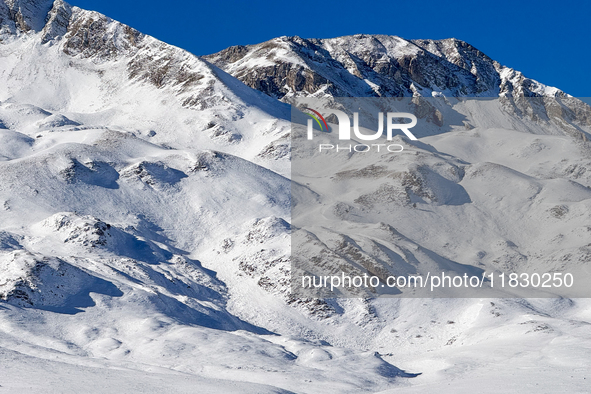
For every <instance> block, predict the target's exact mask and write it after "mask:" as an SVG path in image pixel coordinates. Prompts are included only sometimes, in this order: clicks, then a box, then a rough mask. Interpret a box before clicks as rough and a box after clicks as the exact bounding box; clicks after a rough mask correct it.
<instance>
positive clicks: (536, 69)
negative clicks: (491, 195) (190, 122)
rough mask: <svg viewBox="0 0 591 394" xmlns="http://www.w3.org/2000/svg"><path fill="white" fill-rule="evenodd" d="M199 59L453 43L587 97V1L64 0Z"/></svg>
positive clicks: (590, 7)
mask: <svg viewBox="0 0 591 394" xmlns="http://www.w3.org/2000/svg"><path fill="white" fill-rule="evenodd" d="M70 3H71V4H73V5H76V6H79V7H81V8H85V9H91V10H95V11H99V12H101V13H103V14H106V15H107V16H109V17H111V18H113V19H117V20H119V21H121V22H123V23H126V24H128V25H130V26H132V27H134V28H136V29H138V30H140V31H141V32H143V33H146V34H149V35H152V36H154V37H156V38H158V39H160V40H162V41H165V42H168V43H170V44H173V45H176V46H179V47H181V48H184V49H186V50H188V51H190V52H192V53H194V54H196V55H206V54H210V53H214V52H217V51H220V50H222V49H224V48H226V47H228V46H231V45H238V44H242V45H246V44H256V43H259V42H263V41H266V40H268V39H271V38H273V37H278V36H283V35H288V36H293V35H298V36H301V37H304V38H329V37H337V36H342V35H349V34H357V33H366V34H391V35H397V36H400V37H403V38H407V39H414V38H432V39H441V38H449V37H455V38H458V39H461V40H464V41H466V42H468V43H470V44H472V45H473V46H475V47H476V48H478V49H480V50H481V51H482V52H484V53H486V54H487V55H489V56H490V57H492V58H493V59H495V60H497V61H499V62H500V63H501V64H504V65H506V66H509V67H512V68H515V69H517V70H519V71H522V72H523V73H524V75H526V76H527V77H529V78H533V79H536V80H539V81H540V82H542V83H545V84H547V85H551V86H556V87H558V88H560V89H562V90H564V91H566V92H567V93H569V94H572V95H573V96H578V97H589V96H591V78H589V77H588V74H587V71H588V70H589V65H590V64H591V44H590V43H591V29H590V28H589V27H588V26H589V19H590V17H591V1H587V0H576V1H569V0H563V1H560V2H558V1H546V0H538V1H529V0H526V1H519V0H517V1H515V0H514V1H505V0H499V1H491V2H486V1H465V0H462V1H443V0H440V1H432V0H423V1H407V0H402V1H365V2H364V1H360V0H355V1H350V0H343V1H338V2H336V1H335V2H301V1H291V2H281V1H268V0H252V1H190V0H179V1H175V2H163V1H151V0H144V1H142V2H137V1H130V0H117V1H114V0H71V1H70Z"/></svg>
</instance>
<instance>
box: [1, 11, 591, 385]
mask: <svg viewBox="0 0 591 394" xmlns="http://www.w3.org/2000/svg"><path fill="white" fill-rule="evenodd" d="M50 9H51V11H49V10H50ZM48 11H49V14H48ZM46 16H47V18H46ZM64 21H66V22H67V23H66V22H64ZM0 25H1V29H0V39H1V41H0V299H1V301H0V360H1V361H0V393H4V392H6V393H20V392H30V393H62V392H82V391H83V392H95V393H106V392H130V393H131V392H137V393H140V392H141V393H163V392H175V393H177V392H178V393H184V392H187V393H195V392H198V393H214V392H215V393H218V392H228V393H234V392H235V393H319V392H322V393H358V392H376V393H377V392H381V393H399V392H400V393H415V392H433V391H438V392H442V393H464V392H465V393H468V392H474V391H475V388H477V391H478V392H490V393H493V392H520V393H521V392H532V393H533V392H569V393H584V392H589V382H590V379H591V374H590V370H589V359H591V330H590V329H589V327H591V303H590V302H589V300H587V299H529V300H524V299H501V300H497V299H494V300H493V299H490V300H489V299H387V298H386V299H381V298H380V299H372V300H365V299H341V300H328V301H326V303H325V304H317V303H315V301H314V300H304V301H298V300H294V299H291V298H290V297H289V283H288V279H289V254H290V224H289V223H290V221H291V220H290V209H291V201H290V190H291V187H292V185H291V182H290V179H289V176H290V154H289V135H288V133H289V130H290V125H289V120H288V119H289V107H288V106H286V105H285V104H284V103H282V102H280V101H278V100H275V99H273V98H271V97H268V96H266V95H264V94H263V93H261V92H258V91H255V90H253V89H251V88H249V87H247V86H245V85H244V84H243V83H242V82H240V81H239V80H237V79H235V78H234V77H232V76H231V75H229V74H227V73H226V72H224V71H222V70H220V69H218V68H217V67H215V66H213V65H211V64H209V63H207V62H205V61H203V60H200V59H198V58H196V57H195V56H193V55H191V54H189V53H187V52H185V51H183V50H181V49H179V48H175V47H173V46H170V45H167V44H165V43H162V42H160V41H158V40H156V39H154V38H152V37H149V36H144V35H142V34H141V33H139V32H136V31H134V30H133V29H130V28H129V27H127V26H125V25H122V24H120V23H118V22H116V21H113V20H111V19H109V18H107V17H105V16H102V15H100V14H98V13H95V12H90V11H85V10H81V9H79V8H77V7H70V6H69V5H67V4H66V3H64V2H62V1H61V0H56V1H55V2H53V3H52V2H51V1H40V0H39V1H33V0H29V1H26V0H2V1H0ZM89 32H94V33H93V34H94V35H93V34H91V33H89ZM80 37H83V38H84V37H86V41H84V40H83V39H82V38H80ZM388 40H389V41H388V42H391V43H392V46H393V47H396V48H399V47H398V46H397V45H399V44H400V42H402V40H401V39H399V38H397V37H392V38H390V39H388ZM341 41H343V40H341ZM341 41H339V40H338V39H334V40H332V41H331V40H328V41H327V45H334V46H335V47H339V48H346V45H345V44H343V43H342V42H341ZM97 43H100V45H98V44H97ZM95 44H97V45H98V46H97V45H95ZM351 45H353V44H351ZM363 45H365V44H363ZM404 45H410V47H411V48H413V50H415V49H414V48H416V45H414V44H412V45H411V44H404ZM364 48H365V46H364ZM349 49H351V48H349ZM353 49H354V48H353ZM375 50H378V49H375ZM430 50H432V51H435V50H436V49H435V48H432V49H430ZM276 51H277V53H279V54H283V55H285V56H288V55H289V52H288V51H284V52H281V49H277V50H276ZM405 55H408V52H405ZM508 78H509V76H508ZM544 89H546V88H544ZM545 92H546V93H548V91H547V90H546V91H545ZM550 93H552V92H550ZM552 94H553V93H552ZM466 113H468V111H467V112H466ZM490 119H494V114H492V115H490V114H489V118H488V120H490ZM473 123H474V124H478V122H477V121H476V120H473ZM482 124H483V125H484V124H486V122H485V120H482ZM583 130H584V131H583V132H582V133H583V134H584V133H588V131H589V130H588V129H583ZM509 139H513V140H515V141H517V143H515V144H513V145H511V146H508V147H507V148H506V149H497V148H498V146H499V145H500V144H503V143H505V141H507V140H509ZM420 142H421V144H417V145H416V146H409V148H410V149H409V152H411V153H409V154H408V155H405V156H404V157H403V159H402V160H400V162H397V163H394V164H392V165H393V166H395V167H396V168H395V169H396V170H397V171H412V170H413V169H416V166H417V163H419V161H420V163H419V164H420V165H422V166H424V168H431V169H434V170H433V171H435V172H436V171H439V170H441V171H443V170H446V169H451V168H460V167H462V168H463V167H466V168H467V170H466V173H467V174H468V175H466V176H465V177H464V179H463V180H459V179H458V180H451V181H450V182H451V183H453V185H457V184H460V185H461V187H462V188H465V190H466V191H467V193H468V195H469V198H470V200H471V201H472V203H470V204H468V203H466V204H463V205H458V204H456V203H457V201H454V198H459V197H458V195H457V194H453V191H454V190H457V189H455V188H452V189H446V187H451V186H450V185H451V183H450V184H448V183H444V184H443V185H435V186H433V190H432V191H433V193H434V195H436V196H444V197H438V200H437V201H435V200H433V201H425V205H426V206H428V208H429V209H435V210H437V213H438V214H440V215H442V216H443V217H444V218H445V220H440V221H438V222H437V223H439V224H440V226H441V228H435V227H433V228H430V229H429V231H423V230H424V229H421V225H422V223H425V222H426V221H427V220H428V218H427V217H426V216H425V217H421V218H420V220H418V221H417V220H416V216H415V215H414V214H416V212H413V215H410V214H409V213H408V210H405V209H404V207H403V206H402V205H401V206H399V207H396V208H395V210H394V211H392V212H397V213H403V212H406V215H407V216H406V217H401V218H400V220H401V221H402V224H401V227H402V228H405V231H406V232H405V235H406V236H407V237H408V239H410V240H411V241H412V244H413V245H422V246H424V247H425V248H430V249H431V250H434V251H436V252H437V253H439V254H441V255H442V256H445V257H446V258H449V259H452V260H469V261H471V262H473V263H474V264H476V262H474V259H475V256H478V252H479V251H482V250H488V251H489V253H488V254H485V256H486V257H484V258H483V259H482V262H483V263H485V264H489V263H490V264H492V263H491V261H492V260H494V258H495V256H494V255H491V253H492V252H495V251H496V253H497V256H496V257H500V258H504V259H505V261H507V263H510V262H514V261H516V260H515V259H514V258H515V256H516V255H519V254H522V255H527V256H529V255H530V254H531V253H532V250H533V251H539V250H543V251H544V253H556V256H555V259H556V260H558V259H559V258H561V257H562V255H561V254H560V253H562V254H565V253H566V252H573V251H576V252H578V253H580V255H581V256H583V255H584V252H585V251H586V249H583V248H584V247H585V246H586V245H587V244H588V242H589V241H588V233H589V230H590V228H589V225H588V224H589V208H590V207H589V204H590V201H591V199H590V197H591V192H590V191H589V186H591V172H590V171H589V164H590V163H589V160H590V159H589V157H590V152H591V151H590V148H589V144H588V143H586V142H585V141H581V140H579V139H577V138H575V137H573V135H571V134H568V133H562V134H561V133H547V134H532V133H528V132H526V131H524V130H521V129H515V128H511V127H508V126H507V127H499V128H493V127H484V126H483V127H476V128H474V129H472V130H455V131H450V132H448V133H445V134H440V135H431V136H427V137H424V138H422V139H421V141H420ZM405 143H406V142H405ZM431 148H433V149H435V150H436V151H438V152H436V153H433V151H432V150H431ZM413 155H414V156H417V157H419V159H417V158H413V157H412V156H413ZM417 160H419V161H417ZM354 162H355V158H354V157H353V158H352V159H351V160H349V162H348V163H344V165H354ZM470 174H472V175H473V176H470ZM507 179H509V180H510V181H511V182H515V187H516V188H517V189H518V190H519V191H520V193H519V194H514V193H511V191H509V190H499V189H500V188H499V187H498V182H505V181H506V180H507ZM431 186H432V185H431ZM454 187H455V186H454ZM450 190H451V191H450ZM446 193H447V194H446ZM449 193H451V194H449ZM527 193H530V194H531V195H532V196H536V198H537V200H536V203H535V204H533V205H534V206H533V207H532V206H531V205H532V203H531V202H528V203H527V204H528V205H527V206H524V205H520V204H524V202H523V201H524V200H527V201H529V200H528V197H529V195H528V194H527ZM447 195H449V196H450V197H449V198H448V199H446V197H445V196H447ZM331 198H337V197H336V196H334V195H328V197H327V201H326V207H331V206H332V205H333V204H334V203H335V201H334V200H331ZM499 204H501V205H502V206H503V207H504V209H507V210H514V211H520V209H525V208H527V209H529V210H530V211H531V212H533V214H535V215H537V216H536V220H538V221H539V222H532V223H533V224H532V227H531V228H530V229H529V230H532V231H533V229H534V228H535V229H536V232H535V233H527V232H524V231H522V230H521V229H519V228H515V227H511V225H512V223H513V221H511V220H508V219H507V216H508V215H506V213H505V211H500V210H499V209H498V206H499ZM556 206H557V207H558V209H557V210H555V211H551V209H552V208H554V207H556ZM512 212H513V211H512ZM528 212H529V211H528ZM552 212H553V213H555V215H554V216H552ZM483 216H485V217H487V218H489V219H490V220H491V221H494V223H495V226H494V227H491V228H486V229H483V230H482V231H483V233H482V234H474V233H467V232H466V233H461V232H460V233H458V232H454V233H449V231H448V230H449V229H450V228H452V227H453V226H456V228H461V222H462V221H463V220H474V221H478V220H482V217H483ZM322 218H323V219H322V220H324V219H325V218H328V219H326V220H329V219H330V215H328V216H326V217H322ZM549 221H552V225H551V226H550V227H549V228H546V230H544V228H539V227H538V225H537V223H542V224H545V225H547V224H548V223H549ZM445 223H448V224H445ZM354 225H355V224H353V226H354ZM445 226H448V227H447V228H446V227H445ZM359 229H360V228H359V227H353V228H352V229H343V234H346V232H347V231H351V232H356V231H358V230H359ZM446 231H448V232H447V233H445V232H446ZM436 233H444V234H445V235H444V236H442V237H440V238H437V237H436V236H434V234H436ZM499 234H502V235H503V236H504V237H505V238H501V236H500V235H499ZM338 235H342V234H338ZM452 235H456V236H458V237H459V239H460V241H461V242H458V243H452V244H451V246H449V245H448V246H443V245H445V239H444V238H446V237H451V236H452ZM508 235H511V238H510V239H509V238H507V237H508ZM558 235H561V237H558ZM557 237H558V238H557ZM509 241H510V242H509ZM402 246H405V245H402ZM495 248H496V249H495ZM587 249H588V248H587ZM573 253H574V252H573ZM586 256H587V258H588V255H586ZM470 259H471V260H470ZM549 264H552V261H551V262H550V263H549ZM584 269H585V268H584ZM586 269H588V268H586Z"/></svg>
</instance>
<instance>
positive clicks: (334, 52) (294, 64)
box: [205, 34, 564, 101]
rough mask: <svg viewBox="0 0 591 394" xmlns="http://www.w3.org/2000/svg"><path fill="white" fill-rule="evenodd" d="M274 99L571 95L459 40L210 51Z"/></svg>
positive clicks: (364, 39)
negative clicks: (542, 82)
mask: <svg viewBox="0 0 591 394" xmlns="http://www.w3.org/2000/svg"><path fill="white" fill-rule="evenodd" d="M205 59H207V60H208V61H210V62H212V63H214V64H216V65H217V66H218V67H220V68H222V69H223V70H225V71H226V72H228V73H230V74H231V75H233V76H235V77H236V78H238V79H240V80H241V81H242V82H244V83H245V84H246V85H248V86H250V87H252V88H255V89H257V90H260V91H262V92H265V93H267V94H268V95H270V96H271V97H275V98H278V99H281V100H283V101H289V100H290V98H293V97H302V96H304V97H323V96H325V95H329V96H333V97H404V96H424V97H431V96H439V95H445V96H446V97H452V96H453V97H498V96H506V95H516V96H526V97H530V96H536V95H543V96H556V95H564V93H563V92H561V91H560V90H559V89H556V88H552V87H548V86H545V85H543V84H541V83H539V82H537V81H534V80H531V79H528V78H526V77H524V76H523V75H522V74H521V73H520V72H518V71H515V70H513V69H511V68H509V67H505V66H502V65H501V64H499V63H498V62H496V61H494V60H492V59H491V58H489V57H488V56H486V55H485V54H484V53H482V52H480V51H479V50H478V49H476V48H474V47H473V46H471V45H470V44H468V43H465V42H463V41H460V40H457V39H453V38H452V39H447V40H410V41H409V40H405V39H403V38H400V37H396V36H384V35H366V34H358V35H355V36H347V37H338V38H330V39H303V38H300V37H297V36H296V37H279V38H275V39H273V40H270V41H267V42H264V43H261V44H257V45H249V46H233V47H230V48H228V49H225V50H223V51H221V52H219V53H216V54H213V55H209V56H205Z"/></svg>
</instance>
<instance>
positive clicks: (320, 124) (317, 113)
mask: <svg viewBox="0 0 591 394" xmlns="http://www.w3.org/2000/svg"><path fill="white" fill-rule="evenodd" d="M304 109H305V110H307V111H312V112H314V113H315V114H316V115H318V116H319V117H320V119H322V123H324V126H325V127H326V131H328V125H327V124H326V120H324V118H323V117H322V115H320V113H319V112H318V111H314V110H313V109H310V108H304ZM306 115H308V116H311V117H312V118H314V120H315V121H316V123H318V126H320V130H322V131H324V128H323V127H322V123H320V120H319V119H318V118H317V117H315V116H314V115H312V114H306Z"/></svg>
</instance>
